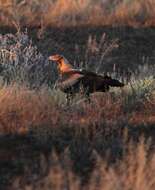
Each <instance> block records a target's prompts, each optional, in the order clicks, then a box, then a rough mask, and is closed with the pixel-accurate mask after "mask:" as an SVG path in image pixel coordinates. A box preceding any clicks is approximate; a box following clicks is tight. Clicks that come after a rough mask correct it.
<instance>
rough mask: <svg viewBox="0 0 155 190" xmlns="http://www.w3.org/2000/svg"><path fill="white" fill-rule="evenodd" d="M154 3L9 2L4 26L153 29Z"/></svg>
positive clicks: (4, 5) (3, 5)
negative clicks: (149, 26)
mask: <svg viewBox="0 0 155 190" xmlns="http://www.w3.org/2000/svg"><path fill="white" fill-rule="evenodd" d="M154 7H155V3H154V1H153V0H147V1H145V0H140V1H125V0H120V1H119V0H118V1H115V0H111V1H108V0H105V1H101V0H99V1H93V0H85V1H83V0H72V1H71V0H65V1H64V0H56V1H54V0H46V1H44V2H43V1H40V0H37V1H34V0H31V1H27V0H21V1H16V0H13V1H12V0H8V1H2V0H1V1H0V10H1V14H0V21H1V24H2V25H11V26H14V27H15V28H16V29H17V31H20V29H21V27H22V26H25V25H26V26H41V30H40V34H41V33H42V32H43V31H44V29H45V27H46V26H49V25H52V26H53V25H55V26H70V25H73V26H75V25H83V24H89V25H132V26H139V25H143V26H148V25H154V18H155V9H154Z"/></svg>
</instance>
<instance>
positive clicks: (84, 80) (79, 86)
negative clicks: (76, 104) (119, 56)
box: [49, 55, 124, 98]
mask: <svg viewBox="0 0 155 190" xmlns="http://www.w3.org/2000/svg"><path fill="white" fill-rule="evenodd" d="M49 60H52V61H55V62H56V63H58V69H59V73H60V81H59V83H58V85H57V86H58V87H59V88H60V90H62V91H63V92H65V93H67V97H68V98H69V96H71V95H74V94H75V93H78V92H83V93H85V94H86V95H88V96H89V94H91V93H93V92H106V91H108V90H109V89H110V87H123V86H124V84H123V83H121V82H120V81H118V80H116V79H112V78H111V77H109V76H102V75H99V74H96V73H94V72H90V71H86V70H76V69H73V67H72V66H71V65H70V64H69V63H68V61H67V60H66V59H65V58H64V57H63V56H61V55H53V56H50V57H49Z"/></svg>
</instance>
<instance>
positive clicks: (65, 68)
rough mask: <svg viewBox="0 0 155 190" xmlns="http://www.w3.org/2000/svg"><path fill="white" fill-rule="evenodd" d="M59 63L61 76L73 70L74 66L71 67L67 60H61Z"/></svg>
mask: <svg viewBox="0 0 155 190" xmlns="http://www.w3.org/2000/svg"><path fill="white" fill-rule="evenodd" d="M57 63H58V69H59V72H60V73H61V74H63V73H67V72H69V71H71V70H73V67H72V65H70V64H69V63H68V61H67V60H66V59H65V58H62V59H60V60H59V61H58V62H57Z"/></svg>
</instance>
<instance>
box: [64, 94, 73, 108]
mask: <svg viewBox="0 0 155 190" xmlns="http://www.w3.org/2000/svg"><path fill="white" fill-rule="evenodd" d="M72 100H73V94H72V93H67V95H66V101H67V106H69V105H70V104H71V102H72Z"/></svg>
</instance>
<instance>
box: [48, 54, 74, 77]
mask: <svg viewBox="0 0 155 190" xmlns="http://www.w3.org/2000/svg"><path fill="white" fill-rule="evenodd" d="M48 59H49V61H54V62H56V63H57V64H58V69H59V71H60V73H65V72H68V71H70V70H72V69H73V67H72V65H71V64H69V62H68V60H67V59H66V58H65V57H64V56H63V55H59V54H55V55H51V56H49V58H48Z"/></svg>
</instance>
